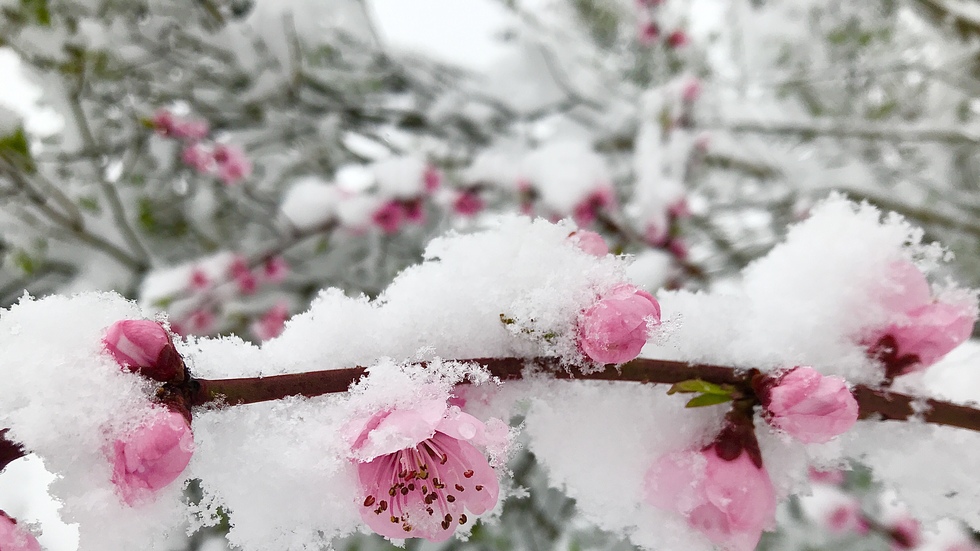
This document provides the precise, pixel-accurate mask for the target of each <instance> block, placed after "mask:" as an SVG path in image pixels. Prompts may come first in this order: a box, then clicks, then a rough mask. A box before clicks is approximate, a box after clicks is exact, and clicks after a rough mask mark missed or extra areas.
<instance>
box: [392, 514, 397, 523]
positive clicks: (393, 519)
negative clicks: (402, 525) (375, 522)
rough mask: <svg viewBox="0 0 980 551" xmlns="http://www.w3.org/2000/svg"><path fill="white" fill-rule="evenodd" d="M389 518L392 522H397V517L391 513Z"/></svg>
mask: <svg viewBox="0 0 980 551" xmlns="http://www.w3.org/2000/svg"><path fill="white" fill-rule="evenodd" d="M390 520H391V523H392V524H398V517H396V516H394V515H392V516H391V519H390Z"/></svg>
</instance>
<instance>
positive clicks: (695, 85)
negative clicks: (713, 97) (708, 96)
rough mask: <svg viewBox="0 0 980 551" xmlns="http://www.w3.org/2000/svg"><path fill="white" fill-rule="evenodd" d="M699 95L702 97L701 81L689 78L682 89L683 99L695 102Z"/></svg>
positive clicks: (686, 101)
mask: <svg viewBox="0 0 980 551" xmlns="http://www.w3.org/2000/svg"><path fill="white" fill-rule="evenodd" d="M699 97H701V81H700V80H698V79H696V78H690V79H688V80H687V82H685V83H684V88H683V89H681V100H683V101H684V103H694V102H695V101H697V99H698V98H699Z"/></svg>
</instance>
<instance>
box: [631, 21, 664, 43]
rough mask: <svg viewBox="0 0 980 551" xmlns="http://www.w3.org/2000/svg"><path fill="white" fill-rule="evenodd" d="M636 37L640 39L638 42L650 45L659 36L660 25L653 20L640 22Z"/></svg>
mask: <svg viewBox="0 0 980 551" xmlns="http://www.w3.org/2000/svg"><path fill="white" fill-rule="evenodd" d="M636 38H637V40H639V41H640V44H642V45H644V46H650V45H651V44H653V43H654V42H656V41H657V39H658V38H660V25H658V24H657V23H656V22H655V21H645V22H641V23H640V28H639V30H638V31H637V37H636Z"/></svg>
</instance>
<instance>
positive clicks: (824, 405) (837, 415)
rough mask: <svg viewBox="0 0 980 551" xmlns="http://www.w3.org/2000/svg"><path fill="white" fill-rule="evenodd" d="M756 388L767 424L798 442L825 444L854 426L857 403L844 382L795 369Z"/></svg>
mask: <svg viewBox="0 0 980 551" xmlns="http://www.w3.org/2000/svg"><path fill="white" fill-rule="evenodd" d="M756 386H757V393H758V394H759V400H760V401H761V402H762V406H763V408H765V417H766V420H767V421H768V422H769V424H771V425H772V426H774V427H777V428H780V429H782V430H784V431H786V432H787V433H788V434H789V435H790V436H792V437H794V438H796V439H797V440H799V441H801V442H805V443H807V444H812V443H822V442H827V441H829V440H830V439H832V438H834V437H835V436H837V435H839V434H843V433H845V432H847V431H848V430H849V429H850V428H851V427H852V426H854V423H856V422H857V418H858V404H857V400H855V399H854V396H853V395H852V394H851V391H850V390H849V389H848V388H847V383H846V382H845V381H844V379H842V378H840V377H828V376H825V375H821V374H820V372H818V371H817V370H815V369H813V368H812V367H807V366H801V367H795V368H793V369H792V370H790V371H788V372H787V373H784V374H783V375H781V376H780V377H778V378H766V379H764V382H760V383H759V384H757V385H756Z"/></svg>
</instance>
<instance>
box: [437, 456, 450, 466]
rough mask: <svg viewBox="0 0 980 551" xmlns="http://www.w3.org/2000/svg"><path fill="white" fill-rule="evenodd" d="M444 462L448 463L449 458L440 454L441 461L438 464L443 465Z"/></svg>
mask: <svg viewBox="0 0 980 551" xmlns="http://www.w3.org/2000/svg"><path fill="white" fill-rule="evenodd" d="M446 461H449V456H448V455H446V454H442V459H440V460H439V464H440V465H445V464H446Z"/></svg>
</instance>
